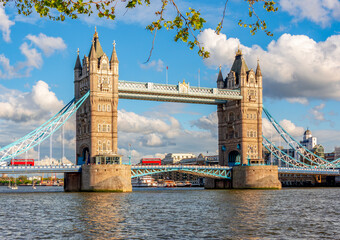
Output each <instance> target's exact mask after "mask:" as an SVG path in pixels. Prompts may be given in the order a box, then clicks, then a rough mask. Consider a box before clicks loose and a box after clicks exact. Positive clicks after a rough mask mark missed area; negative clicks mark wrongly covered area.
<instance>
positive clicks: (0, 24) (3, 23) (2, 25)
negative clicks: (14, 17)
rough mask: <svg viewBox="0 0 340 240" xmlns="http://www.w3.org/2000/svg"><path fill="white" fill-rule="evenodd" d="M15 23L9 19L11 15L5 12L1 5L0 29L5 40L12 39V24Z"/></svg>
mask: <svg viewBox="0 0 340 240" xmlns="http://www.w3.org/2000/svg"><path fill="white" fill-rule="evenodd" d="M13 25H14V22H13V21H11V20H9V17H8V16H7V15H6V13H5V9H4V8H3V7H2V6H0V31H1V32H2V38H3V39H4V41H5V42H10V41H11V37H10V34H11V29H10V28H11V26H13Z"/></svg>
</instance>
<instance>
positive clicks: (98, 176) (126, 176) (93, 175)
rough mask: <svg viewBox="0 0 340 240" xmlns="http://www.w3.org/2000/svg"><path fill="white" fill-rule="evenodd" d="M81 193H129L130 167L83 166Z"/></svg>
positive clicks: (108, 165) (116, 165)
mask: <svg viewBox="0 0 340 240" xmlns="http://www.w3.org/2000/svg"><path fill="white" fill-rule="evenodd" d="M81 191H94V192H96V191H98V192H101V191H103V192H106V191H108V192H111V191H112V192H131V191H132V185H131V166H129V165H120V164H107V165H106V164H103V165H83V166H82V176H81Z"/></svg>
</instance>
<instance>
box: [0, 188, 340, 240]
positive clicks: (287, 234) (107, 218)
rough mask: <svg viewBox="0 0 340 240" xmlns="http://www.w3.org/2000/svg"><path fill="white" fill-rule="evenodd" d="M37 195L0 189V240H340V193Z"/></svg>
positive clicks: (197, 191) (199, 191)
mask: <svg viewBox="0 0 340 240" xmlns="http://www.w3.org/2000/svg"><path fill="white" fill-rule="evenodd" d="M37 190H38V191H41V192H40V193H39V192H34V193H32V191H31V190H29V191H28V189H27V188H26V190H25V189H20V188H19V191H16V192H15V193H13V192H11V193H6V191H7V190H6V188H2V187H0V220H1V222H2V224H0V239H27V238H28V239H39V238H40V239H41V238H42V239H61V238H62V239H63V238H65V239H275V238H277V239H299V238H300V239H318V238H323V239H338V238H339V237H338V236H339V235H340V223H339V221H338V218H339V216H340V199H339V196H340V188H324V189H322V188H313V189H285V190H280V191H261V190H259V191H257V190H256V191H254V190H252V191H251V190H249V191H238V190H220V191H215V190H203V189H189V190H185V189H171V190H159V189H156V190H155V189H153V190H150V189H140V190H138V191H134V192H132V193H64V192H62V189H59V190H58V189H56V188H54V191H56V190H57V191H59V192H49V193H48V192H44V193H43V189H42V188H41V189H37ZM20 191H21V192H20ZM25 191H26V192H25ZM30 191H31V192H30ZM45 191H52V190H51V188H46V189H45Z"/></svg>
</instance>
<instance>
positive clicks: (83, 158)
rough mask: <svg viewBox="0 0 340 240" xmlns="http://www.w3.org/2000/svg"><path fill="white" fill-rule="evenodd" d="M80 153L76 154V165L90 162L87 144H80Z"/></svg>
mask: <svg viewBox="0 0 340 240" xmlns="http://www.w3.org/2000/svg"><path fill="white" fill-rule="evenodd" d="M80 148H81V155H80V156H79V155H78V159H77V165H83V164H87V163H90V156H91V154H90V148H89V147H88V146H87V145H82V146H81V147H80Z"/></svg>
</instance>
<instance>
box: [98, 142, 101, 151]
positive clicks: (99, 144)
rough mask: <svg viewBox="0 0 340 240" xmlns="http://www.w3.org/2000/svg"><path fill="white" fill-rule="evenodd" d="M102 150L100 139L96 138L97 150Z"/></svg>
mask: <svg viewBox="0 0 340 240" xmlns="http://www.w3.org/2000/svg"><path fill="white" fill-rule="evenodd" d="M101 150H102V141H100V140H98V151H101Z"/></svg>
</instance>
